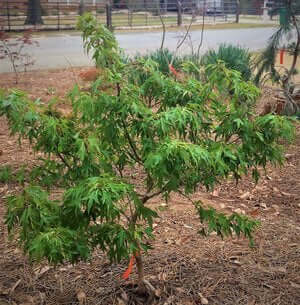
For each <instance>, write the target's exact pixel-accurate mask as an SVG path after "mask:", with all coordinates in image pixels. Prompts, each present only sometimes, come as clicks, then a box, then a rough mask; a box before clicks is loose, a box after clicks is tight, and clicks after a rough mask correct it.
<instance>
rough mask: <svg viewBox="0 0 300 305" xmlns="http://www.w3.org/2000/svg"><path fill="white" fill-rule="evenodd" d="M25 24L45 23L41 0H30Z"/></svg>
mask: <svg viewBox="0 0 300 305" xmlns="http://www.w3.org/2000/svg"><path fill="white" fill-rule="evenodd" d="M25 24H33V25H35V24H43V19H42V7H41V2H40V0H28V9H27V18H26V20H25Z"/></svg>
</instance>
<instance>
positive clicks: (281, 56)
mask: <svg viewBox="0 0 300 305" xmlns="http://www.w3.org/2000/svg"><path fill="white" fill-rule="evenodd" d="M283 55H284V50H283V49H281V50H280V64H281V65H283Z"/></svg>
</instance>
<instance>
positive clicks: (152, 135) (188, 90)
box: [0, 15, 293, 281]
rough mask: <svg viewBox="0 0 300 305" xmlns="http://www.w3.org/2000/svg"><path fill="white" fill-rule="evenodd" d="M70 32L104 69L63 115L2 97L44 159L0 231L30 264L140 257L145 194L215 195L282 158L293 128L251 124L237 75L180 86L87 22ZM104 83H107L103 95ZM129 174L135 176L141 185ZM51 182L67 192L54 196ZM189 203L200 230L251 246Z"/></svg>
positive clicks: (147, 226)
mask: <svg viewBox="0 0 300 305" xmlns="http://www.w3.org/2000/svg"><path fill="white" fill-rule="evenodd" d="M79 26H80V29H81V30H82V31H83V39H84V43H85V48H86V50H87V51H89V52H91V53H92V56H93V58H94V60H95V62H96V63H97V65H98V66H99V67H101V69H102V70H103V73H102V74H101V76H100V78H99V79H97V80H96V81H95V83H94V84H93V86H92V89H91V91H90V92H87V91H81V90H80V89H79V88H78V87H75V88H74V90H73V91H72V92H71V93H70V100H71V105H70V108H71V113H69V114H68V115H63V114H60V113H59V112H58V111H57V110H56V109H55V106H54V105H53V104H50V105H44V104H42V103H40V101H39V100H36V101H31V100H30V99H29V98H28V97H27V95H26V94H25V93H23V92H20V91H17V90H14V91H12V92H11V93H10V94H9V95H2V96H1V97H0V115H1V116H6V117H7V119H8V124H9V127H10V131H11V133H12V134H13V135H18V136H19V138H20V141H22V140H23V139H27V140H29V142H30V143H31V146H32V149H33V150H34V151H36V152H41V153H43V157H42V158H41V159H40V162H39V164H38V165H37V166H36V167H35V168H33V169H32V170H31V172H30V173H29V174H28V175H27V176H26V179H27V180H26V183H25V184H24V186H23V188H22V191H20V192H19V193H16V194H13V195H11V196H9V197H8V198H7V203H8V208H7V215H6V224H7V226H8V229H9V231H10V232H18V234H19V237H20V241H21V243H22V244H23V246H24V249H25V251H26V252H27V253H29V255H30V257H31V258H33V259H35V260H36V259H37V260H40V259H43V258H46V259H48V260H49V262H51V263H53V264H59V263H64V262H67V261H70V262H72V263H75V262H78V261H79V260H86V259H89V258H90V257H91V255H92V253H93V250H94V249H95V248H100V249H101V250H103V251H104V252H105V253H106V254H107V255H108V258H109V259H110V260H111V261H112V262H119V261H121V260H122V259H128V258H129V257H130V256H131V255H134V256H135V257H136V259H137V260H138V259H140V256H141V253H142V252H144V251H147V250H148V249H149V248H150V244H149V239H151V238H153V233H152V225H153V221H154V219H155V218H156V217H158V215H157V212H156V211H155V210H153V209H152V208H151V207H150V206H149V205H148V203H149V200H150V199H151V198H154V197H156V196H159V195H160V196H162V198H165V199H166V200H168V198H169V197H170V194H171V193H172V192H175V193H176V192H178V193H180V194H183V195H184V196H189V195H190V194H192V193H194V192H195V191H196V190H197V188H198V187H200V186H204V187H205V188H206V189H207V190H212V189H213V188H214V186H215V185H216V184H217V183H220V182H221V181H222V180H223V179H226V178H229V177H234V178H235V179H236V180H237V181H238V180H239V179H240V178H241V176H242V175H243V174H246V173H248V172H249V171H251V172H252V173H253V177H254V179H255V180H256V181H257V180H258V179H259V170H260V169H263V168H264V167H265V166H266V165H267V163H268V162H271V163H274V164H278V163H279V164H281V163H282V162H283V154H282V152H283V146H282V145H281V144H280V141H282V140H288V141H289V140H291V139H292V137H293V126H292V124H291V122H290V121H288V120H287V119H286V118H284V117H278V116H274V115H271V114H269V115H267V116H263V117H256V116H255V115H254V113H253V112H252V106H253V105H254V104H255V101H256V99H257V97H258V96H259V90H258V89H257V88H256V87H255V86H254V85H253V84H251V83H250V82H245V81H244V80H243V79H242V77H241V74H240V73H239V72H237V71H232V70H229V69H227V68H226V66H225V65H224V64H223V63H218V64H217V65H209V66H208V67H207V68H206V69H209V73H208V75H209V76H208V79H207V81H206V82H205V83H202V82H200V81H198V80H196V79H195V78H193V77H192V76H188V75H186V78H185V79H184V80H181V81H180V82H179V81H177V80H176V79H175V78H174V77H173V76H172V75H166V74H163V73H161V72H160V71H158V70H157V68H156V64H155V63H154V62H153V61H152V60H151V59H147V60H138V61H136V62H130V63H125V62H124V61H123V60H122V55H121V52H120V51H119V48H118V45H117V43H116V40H115V37H114V36H113V35H112V34H111V33H110V32H109V31H108V30H107V29H106V28H105V27H103V26H101V25H97V24H96V21H95V20H94V19H93V17H91V16H90V15H84V16H83V17H81V19H80V23H79ZM140 74H142V75H146V76H147V77H146V78H144V79H143V80H141V78H139V75H140ZM107 82H108V83H109V84H110V88H109V89H108V90H105V91H103V90H100V89H99V87H100V86H101V85H102V84H104V83H105V84H107ZM232 92H233V93H232ZM240 99H242V100H243V101H244V103H242V104H241V103H240V102H239V101H240ZM133 171H137V172H139V174H140V177H142V178H141V180H140V181H139V182H138V184H136V181H135V180H134V179H132V172H133ZM56 187H60V188H64V193H63V195H62V196H61V198H60V199H57V200H53V199H52V198H53V196H51V194H52V192H53V189H54V188H56ZM194 204H195V207H196V212H198V214H199V217H200V219H201V221H203V223H204V224H207V231H206V232H208V233H209V232H211V231H216V232H217V233H218V234H219V235H220V236H227V235H231V234H232V232H235V233H236V234H237V235H244V236H246V237H247V238H249V239H250V240H252V232H253V230H254V229H255V227H256V226H257V222H256V221H253V220H251V219H249V218H248V217H246V216H239V215H237V214H234V215H232V216H230V215H229V216H227V215H223V214H220V213H219V212H217V211H215V210H212V209H210V208H208V207H205V206H204V205H202V204H201V203H199V202H195V203H194ZM199 227H200V224H199ZM14 228H19V229H18V230H17V231H14ZM138 268H139V269H140V268H142V267H141V264H138ZM139 275H140V277H141V278H140V281H143V278H142V277H143V272H140V273H139Z"/></svg>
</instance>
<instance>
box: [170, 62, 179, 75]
mask: <svg viewBox="0 0 300 305" xmlns="http://www.w3.org/2000/svg"><path fill="white" fill-rule="evenodd" d="M169 69H170V71H171V72H172V73H173V74H174V75H175V76H178V72H177V71H176V70H175V68H174V67H173V66H172V65H171V64H170V65H169Z"/></svg>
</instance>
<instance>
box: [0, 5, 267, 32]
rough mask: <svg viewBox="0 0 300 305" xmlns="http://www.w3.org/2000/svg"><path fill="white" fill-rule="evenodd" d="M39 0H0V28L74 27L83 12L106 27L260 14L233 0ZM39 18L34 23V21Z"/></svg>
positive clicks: (257, 9)
mask: <svg viewBox="0 0 300 305" xmlns="http://www.w3.org/2000/svg"><path fill="white" fill-rule="evenodd" d="M100 1H106V0H89V1H87V0H84V1H80V0H40V1H38V0H37V1H36V2H39V3H40V6H35V7H32V6H30V5H29V1H28V0H0V29H4V30H6V31H19V30H25V29H28V28H37V29H41V30H67V29H68V30H69V29H75V27H76V23H77V18H78V16H79V15H81V14H82V13H83V12H90V13H92V14H93V15H94V16H95V17H96V18H97V20H98V21H100V22H101V23H103V24H106V25H107V26H108V27H110V28H112V27H116V28H127V27H147V26H152V27H155V26H157V27H159V26H161V25H162V22H163V23H165V25H168V26H169V25H174V26H176V25H179V26H180V25H182V24H189V23H190V22H191V21H192V22H193V23H202V21H203V18H204V19H205V23H216V22H233V21H236V20H237V19H236V15H237V12H240V13H241V14H247V15H257V16H260V15H262V13H263V9H262V7H260V6H257V7H251V8H247V9H244V8H241V7H240V8H239V7H238V6H237V1H236V0H119V1H113V2H112V3H111V4H109V3H108V4H107V3H106V2H100ZM36 20H38V21H37V22H35V21H36Z"/></svg>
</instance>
